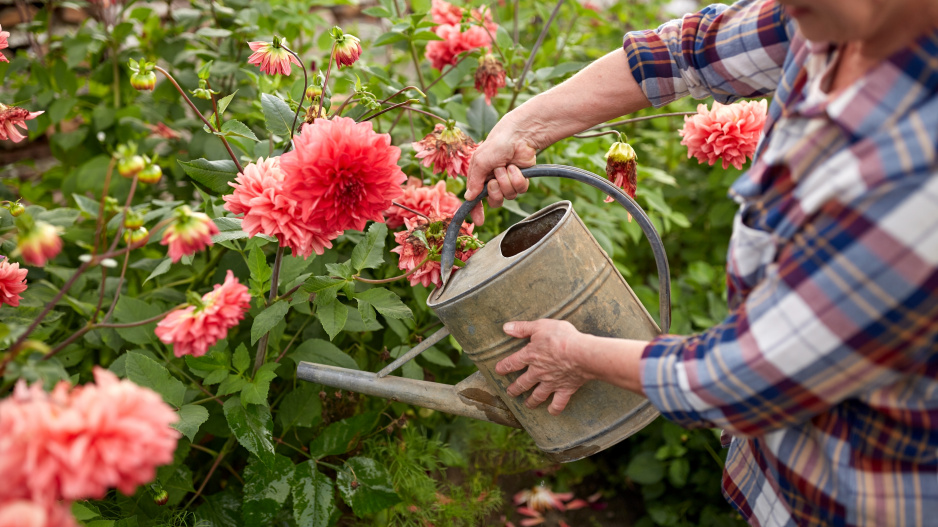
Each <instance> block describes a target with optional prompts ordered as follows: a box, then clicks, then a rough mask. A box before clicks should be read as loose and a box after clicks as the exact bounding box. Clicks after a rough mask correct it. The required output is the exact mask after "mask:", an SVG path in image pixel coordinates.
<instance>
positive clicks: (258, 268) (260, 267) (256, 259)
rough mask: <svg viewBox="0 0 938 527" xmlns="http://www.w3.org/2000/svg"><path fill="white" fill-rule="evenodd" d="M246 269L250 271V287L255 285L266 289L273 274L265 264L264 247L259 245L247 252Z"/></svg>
mask: <svg viewBox="0 0 938 527" xmlns="http://www.w3.org/2000/svg"><path fill="white" fill-rule="evenodd" d="M248 269H250V271H251V282H253V285H252V288H253V287H254V286H256V287H257V288H258V289H262V290H264V289H267V284H268V281H269V280H270V278H271V276H273V270H272V269H271V268H270V266H269V265H268V264H267V255H265V254H264V249H262V248H260V247H254V248H253V249H251V252H250V253H248Z"/></svg>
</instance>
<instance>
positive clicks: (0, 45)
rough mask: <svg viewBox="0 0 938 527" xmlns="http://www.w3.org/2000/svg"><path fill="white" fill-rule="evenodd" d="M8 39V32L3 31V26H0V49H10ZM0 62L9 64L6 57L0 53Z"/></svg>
mask: <svg viewBox="0 0 938 527" xmlns="http://www.w3.org/2000/svg"><path fill="white" fill-rule="evenodd" d="M8 38H10V32H9V31H3V26H0V49H6V48H8V47H10V42H9V41H7V39H8ZM0 62H10V59H8V58H6V55H4V54H3V53H0Z"/></svg>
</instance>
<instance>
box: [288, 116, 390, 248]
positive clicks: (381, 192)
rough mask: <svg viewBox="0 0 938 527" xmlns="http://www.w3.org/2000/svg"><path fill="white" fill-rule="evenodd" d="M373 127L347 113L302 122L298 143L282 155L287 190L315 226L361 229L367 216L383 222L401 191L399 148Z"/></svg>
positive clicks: (325, 229)
mask: <svg viewBox="0 0 938 527" xmlns="http://www.w3.org/2000/svg"><path fill="white" fill-rule="evenodd" d="M371 126H372V125H371V122H363V123H356V122H355V121H354V120H352V119H349V118H347V117H336V118H334V119H332V120H326V119H317V120H316V121H315V122H314V123H313V124H304V125H303V127H302V128H301V130H300V134H299V135H297V136H296V137H295V138H294V146H295V148H294V149H293V150H291V151H290V152H287V153H286V154H283V155H282V156H280V169H281V170H282V171H283V172H284V174H285V175H286V176H285V178H284V182H283V183H284V184H283V191H284V193H285V194H286V195H288V196H289V197H290V198H291V199H295V200H296V201H297V204H298V205H299V207H300V209H299V211H300V215H301V218H302V219H303V221H305V222H308V223H309V225H311V226H312V227H313V228H315V229H316V230H318V231H320V232H324V233H332V232H337V231H344V230H346V229H354V230H357V231H361V230H363V229H364V228H365V224H366V223H367V222H368V220H374V221H384V214H383V213H384V211H385V210H387V209H388V207H390V206H391V201H393V200H395V199H397V198H398V197H400V196H401V195H402V194H403V190H401V184H402V183H404V181H405V180H406V179H407V176H405V175H404V173H403V172H402V171H401V169H400V167H399V166H397V160H398V159H399V158H400V156H401V150H400V149H399V148H398V147H396V146H393V145H392V144H391V136H390V135H388V134H378V133H375V131H374V130H373V129H372V127H371Z"/></svg>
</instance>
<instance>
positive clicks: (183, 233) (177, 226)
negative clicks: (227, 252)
mask: <svg viewBox="0 0 938 527" xmlns="http://www.w3.org/2000/svg"><path fill="white" fill-rule="evenodd" d="M216 234H218V227H217V226H216V225H215V222H213V221H212V219H211V218H209V217H208V215H206V214H204V213H202V212H194V211H193V210H192V209H190V208H189V206H188V205H183V206H181V207H179V208H178V209H176V210H175V211H174V212H173V221H172V223H170V224H169V225H168V226H167V227H166V230H165V231H164V232H163V239H162V240H160V245H168V246H169V258H170V259H171V260H172V261H173V263H176V262H178V261H179V259H180V258H182V257H183V256H185V255H188V254H195V253H196V252H198V251H201V250H202V249H204V248H206V247H209V246H211V245H212V236H214V235H216Z"/></svg>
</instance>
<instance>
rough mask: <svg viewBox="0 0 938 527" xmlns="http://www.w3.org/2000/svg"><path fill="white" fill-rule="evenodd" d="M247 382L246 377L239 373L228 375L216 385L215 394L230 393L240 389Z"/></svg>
mask: <svg viewBox="0 0 938 527" xmlns="http://www.w3.org/2000/svg"><path fill="white" fill-rule="evenodd" d="M247 383H248V381H247V379H245V378H244V377H242V376H240V375H234V374H232V375H228V377H227V378H225V380H224V381H222V382H221V384H219V385H218V391H217V392H216V393H215V395H231V394H233V393H235V392H239V391H241V389H242V388H244V385H245V384H247Z"/></svg>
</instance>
